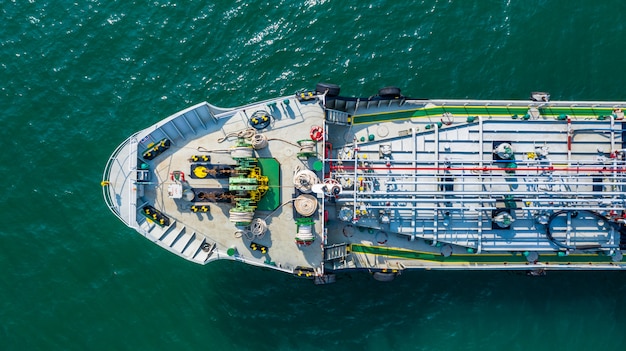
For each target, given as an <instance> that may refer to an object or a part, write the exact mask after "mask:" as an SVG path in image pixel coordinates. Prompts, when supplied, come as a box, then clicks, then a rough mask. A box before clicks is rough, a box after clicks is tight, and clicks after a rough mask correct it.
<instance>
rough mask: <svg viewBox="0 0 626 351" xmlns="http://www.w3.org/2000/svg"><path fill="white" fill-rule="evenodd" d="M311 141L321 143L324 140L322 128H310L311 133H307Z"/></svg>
mask: <svg viewBox="0 0 626 351" xmlns="http://www.w3.org/2000/svg"><path fill="white" fill-rule="evenodd" d="M309 135H310V136H311V139H312V140H313V141H322V139H324V128H322V127H320V126H313V127H311V133H309Z"/></svg>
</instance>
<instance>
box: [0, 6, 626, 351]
mask: <svg viewBox="0 0 626 351" xmlns="http://www.w3.org/2000/svg"><path fill="white" fill-rule="evenodd" d="M0 12H1V13H2V18H3V21H2V22H1V23H0V34H1V35H0V58H1V59H0V107H2V113H1V114H0V121H1V128H0V137H1V139H0V140H2V142H3V147H2V149H3V150H2V152H0V174H1V175H2V177H3V179H2V182H1V183H0V184H1V186H0V189H2V196H1V197H0V206H1V207H0V209H1V212H0V220H1V224H2V225H0V269H1V274H0V317H1V323H0V350H624V349H626V332H625V330H626V274H622V273H619V272H617V273H606V272H605V273H602V272H578V273H577V272H569V273H550V274H548V276H547V277H542V278H530V277H526V276H520V275H514V274H510V273H507V272H473V273H472V272H432V271H431V272H409V273H405V274H403V275H402V276H401V277H399V278H398V279H397V280H396V281H394V282H392V283H386V284H385V283H379V282H376V281H374V280H373V279H371V278H370V277H369V276H367V275H365V274H361V273H353V274H346V275H341V276H340V277H339V279H338V282H337V283H336V284H334V285H329V286H314V285H312V283H311V282H310V281H306V280H298V279H295V278H293V277H290V276H287V275H285V274H282V273H279V272H273V271H266V270H262V269H259V268H255V267H249V266H245V265H243V264H241V263H235V262H217V263H213V264H210V265H208V266H199V265H195V264H193V263H190V262H187V261H185V260H183V259H181V258H178V257H176V256H174V255H172V254H170V253H168V252H166V251H165V250H162V249H160V248H159V247H157V246H155V245H153V244H151V243H150V242H149V241H148V240H146V239H145V238H143V237H141V236H139V235H137V234H136V233H135V232H134V231H132V230H130V229H128V228H126V227H125V226H124V225H123V224H122V223H121V222H120V221H119V220H117V219H116V218H115V217H114V216H113V215H112V214H111V213H110V212H109V211H108V209H107V208H106V206H105V205H104V203H103V200H102V195H101V188H100V184H99V183H100V179H101V174H102V170H103V167H104V165H105V163H106V161H107V159H108V157H109V155H110V154H111V153H112V151H113V150H114V149H115V148H116V147H117V145H118V144H119V143H120V142H122V141H123V140H124V139H125V138H126V137H127V136H129V135H130V134H131V133H133V132H134V131H137V130H139V129H142V128H145V127H147V126H149V125H151V124H152V123H154V122H156V121H158V120H159V119H161V118H164V117H166V116H168V115H170V114H172V113H174V112H175V111H177V110H180V109H182V108H184V107H187V106H189V105H191V104H195V103H198V102H201V101H205V100H207V101H209V102H211V103H213V104H216V105H219V106H235V105H239V104H243V103H248V102H252V101H254V100H257V99H265V98H271V97H274V96H276V95H279V94H290V93H292V92H294V91H296V90H298V89H300V88H313V87H314V85H315V83H317V82H320V81H326V82H332V83H337V84H340V85H341V86H342V92H344V93H345V94H348V95H362V96H368V95H373V94H375V93H376V92H377V90H378V88H380V87H383V86H388V85H395V86H398V87H401V88H402V89H403V93H404V94H405V95H408V96H412V97H424V98H426V97H430V98H465V97H467V98H499V99H509V98H516V99H526V98H528V96H529V93H530V92H531V91H533V90H546V91H549V92H551V94H552V98H553V99H555V100H556V99H580V100H583V99H584V100H626V91H625V89H624V83H625V82H626V70H625V69H624V63H625V61H626V59H625V58H624V56H625V55H624V47H623V46H622V45H624V43H626V27H625V26H626V3H625V2H624V1H621V0H606V1H583V0H574V1H565V0H553V1H540V0H529V1H521V0H520V1H513V0H510V1H495V0H483V1H458V0H457V1H451V0H450V1H436V0H423V1H391V0H384V1H383V0H377V1H368V2H365V1H331V0H328V1H324V0H301V1H287V0H282V1H280V0H277V1H253V0H251V1H236V0H230V1H223V0H216V1H206V0H205V1H197V0H194V1H178V0H170V1H166V0H151V1H115V0H109V1H104V0H91V1H87V0H85V1H63V0H57V1H38V0H30V1H26V0H24V1H21V0H19V1H18V0H13V1H8V0H7V1H3V2H2V3H1V4H0Z"/></svg>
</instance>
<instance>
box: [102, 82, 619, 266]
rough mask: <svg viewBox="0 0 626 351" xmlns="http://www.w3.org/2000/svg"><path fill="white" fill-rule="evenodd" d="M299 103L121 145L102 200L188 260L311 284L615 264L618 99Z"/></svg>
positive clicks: (220, 111)
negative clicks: (338, 278)
mask: <svg viewBox="0 0 626 351" xmlns="http://www.w3.org/2000/svg"><path fill="white" fill-rule="evenodd" d="M302 97H303V96H300V97H298V96H289V97H281V98H279V99H272V100H267V101H262V102H259V103H254V104H250V105H246V106H242V107H237V108H233V109H224V108H219V107H216V106H213V105H210V104H207V103H202V104H198V105H196V106H192V107H190V108H188V109H186V110H183V111H181V112H179V113H176V114H174V115H172V116H170V117H168V118H166V119H164V120H163V121H160V122H158V123H157V124H155V125H153V126H151V127H149V128H147V129H145V130H143V131H140V132H139V133H137V134H135V135H133V136H131V137H130V138H129V139H128V140H126V141H125V142H124V143H122V144H121V145H120V147H119V148H118V149H117V150H116V151H115V152H114V154H113V155H112V157H111V159H110V161H109V163H108V164H107V167H106V169H105V176H104V180H103V185H105V187H104V188H103V189H104V190H103V191H104V195H105V199H106V200H107V203H108V205H109V207H110V208H111V209H112V210H113V212H114V213H115V214H116V215H117V216H118V217H119V218H120V219H121V220H122V221H124V223H126V224H127V225H128V226H130V227H132V228H134V229H135V230H137V231H138V232H139V233H141V234H142V235H144V236H145V237H146V238H148V239H150V240H151V241H153V242H154V243H156V244H158V245H159V246H161V247H163V248H165V249H167V250H169V251H171V252H173V253H175V254H177V255H179V256H181V257H184V258H186V259H189V260H191V261H194V262H197V263H201V264H204V263H207V262H210V261H213V260H216V259H231V260H238V261H242V262H245V263H249V264H253V265H259V266H264V267H270V268H274V269H278V270H282V271H285V272H290V273H295V274H297V275H305V276H308V277H311V276H322V275H323V274H324V273H325V271H338V270H342V269H366V270H369V271H372V272H393V273H394V274H395V272H398V271H401V270H403V269H407V268H419V269H523V270H535V269H621V268H623V267H624V264H623V263H622V250H623V249H625V248H626V235H622V233H623V232H625V231H624V225H623V223H624V218H625V217H626V212H625V210H624V208H625V206H626V203H625V201H624V198H625V196H624V194H625V190H626V188H625V187H624V186H625V184H624V181H625V178H624V172H625V170H626V167H625V163H626V160H625V158H626V157H625V149H626V146H625V144H626V137H625V135H626V127H624V122H623V113H622V112H621V109H622V108H624V103H621V102H580V101H579V102H558V101H555V102H548V101H512V100H511V101H508V100H506V101H505V100H503V101H480V100H422V99H408V98H404V97H395V98H380V97H379V98H374V99H372V98H367V99H359V98H341V97H332V96H326V95H324V94H315V93H312V94H310V95H309V96H307V97H306V99H302ZM266 117H267V118H269V121H267V123H265V120H264V119H265V118H266ZM259 118H261V120H259ZM264 123H265V124H264ZM251 127H256V128H251ZM314 128H321V131H322V132H321V133H314V132H312V130H313V129H314ZM314 134H315V135H314ZM314 136H315V138H317V137H319V139H320V140H319V141H313V140H311V139H312V138H313V137H314ZM261 144H262V145H261ZM257 146H258V147H257ZM199 170H204V173H202V172H200V173H198V171H199ZM207 172H208V175H207ZM252 183H254V184H252ZM242 194H245V196H244V195H242ZM242 196H244V197H243V198H242ZM301 200H302V201H301ZM307 201H308V202H307ZM299 206H300V207H299ZM313 207H314V208H313ZM233 211H235V212H236V213H234V214H233ZM304 212H307V213H304Z"/></svg>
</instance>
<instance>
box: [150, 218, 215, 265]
mask: <svg viewBox="0 0 626 351" xmlns="http://www.w3.org/2000/svg"><path fill="white" fill-rule="evenodd" d="M141 227H142V228H143V229H144V230H145V232H146V233H147V237H148V238H149V239H151V240H153V241H155V242H157V243H158V244H159V245H161V246H163V247H165V248H168V249H169V250H170V251H173V252H175V253H176V254H178V255H181V256H183V257H185V258H187V259H188V260H191V261H194V262H196V263H200V264H204V263H205V262H206V261H207V259H208V258H209V257H210V256H211V254H212V253H213V251H214V250H215V243H209V242H208V241H207V239H206V238H205V237H204V236H203V235H200V234H197V233H196V232H191V233H187V230H186V229H187V228H186V227H185V226H184V225H183V224H182V223H179V222H177V221H172V223H171V224H170V225H169V226H168V227H159V226H158V225H155V224H154V223H149V222H147V221H146V222H145V223H142V225H141Z"/></svg>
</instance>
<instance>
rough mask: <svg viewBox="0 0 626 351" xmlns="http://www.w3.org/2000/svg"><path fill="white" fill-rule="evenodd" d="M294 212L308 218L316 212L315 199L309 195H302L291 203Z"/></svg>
mask: <svg viewBox="0 0 626 351" xmlns="http://www.w3.org/2000/svg"><path fill="white" fill-rule="evenodd" d="M293 205H294V207H295V208H296V211H297V212H298V213H299V214H301V215H302V216H304V217H310V216H312V215H313V213H315V210H317V199H316V198H315V196H313V195H310V194H302V195H300V196H298V197H297V198H296V201H295V202H294V203H293Z"/></svg>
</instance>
